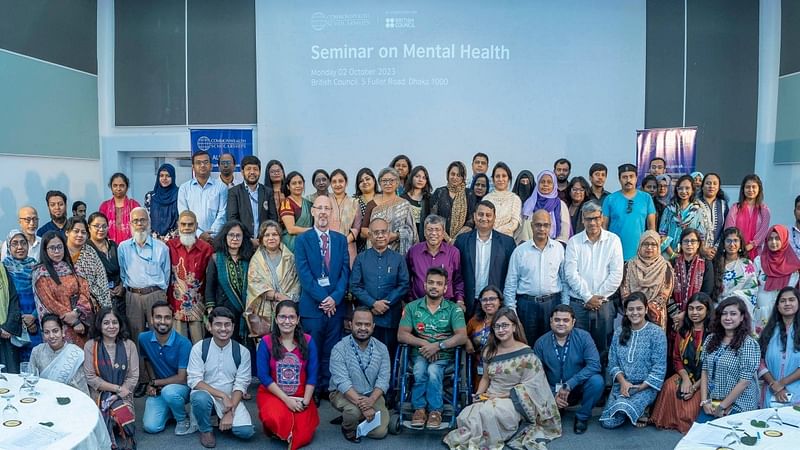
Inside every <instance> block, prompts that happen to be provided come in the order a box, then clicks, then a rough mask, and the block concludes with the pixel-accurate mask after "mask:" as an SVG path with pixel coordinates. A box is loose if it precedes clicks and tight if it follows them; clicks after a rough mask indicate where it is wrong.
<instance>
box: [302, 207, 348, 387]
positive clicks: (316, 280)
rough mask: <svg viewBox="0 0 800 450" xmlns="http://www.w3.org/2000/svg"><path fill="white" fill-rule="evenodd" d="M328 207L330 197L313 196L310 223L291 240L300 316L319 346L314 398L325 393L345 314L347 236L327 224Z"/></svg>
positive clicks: (329, 213)
mask: <svg viewBox="0 0 800 450" xmlns="http://www.w3.org/2000/svg"><path fill="white" fill-rule="evenodd" d="M331 210H332V206H331V199H330V197H327V196H319V197H317V198H316V199H315V200H314V205H313V206H312V209H311V215H312V216H313V217H314V227H313V228H312V229H310V230H308V231H306V232H304V233H302V234H300V235H299V236H298V237H297V239H296V240H295V244H294V252H295V263H296V265H297V274H298V276H299V278H300V285H301V286H302V288H303V289H302V291H301V293H300V319H301V320H302V324H303V329H304V330H305V331H306V332H308V334H310V335H311V338H312V339H314V344H316V346H317V348H318V349H319V350H320V351H319V367H320V371H319V379H318V382H317V387H318V388H319V389H315V390H314V397H315V400H316V401H317V402H319V400H320V399H321V398H324V397H325V396H326V392H325V390H326V389H327V387H328V381H329V380H330V377H331V373H330V357H331V350H333V346H334V345H336V343H337V342H339V339H341V337H342V321H343V320H344V318H345V315H346V312H345V305H343V304H342V301H343V300H344V295H345V293H346V292H347V285H348V282H349V278H350V254H349V253H348V251H347V238H345V237H344V235H343V234H341V233H338V232H336V231H333V230H331V229H330V228H329V226H330V216H331Z"/></svg>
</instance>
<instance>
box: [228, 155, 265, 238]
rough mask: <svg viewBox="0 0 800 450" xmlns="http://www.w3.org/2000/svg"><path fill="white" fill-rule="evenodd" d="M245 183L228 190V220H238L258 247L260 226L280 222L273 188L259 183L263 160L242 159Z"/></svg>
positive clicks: (248, 157) (247, 157)
mask: <svg viewBox="0 0 800 450" xmlns="http://www.w3.org/2000/svg"><path fill="white" fill-rule="evenodd" d="M242 177H243V178H244V182H243V183H240V184H237V185H236V186H234V187H232V188H230V189H228V206H227V209H226V211H225V212H226V213H227V215H228V220H238V221H239V222H242V224H243V225H244V226H245V227H247V230H248V231H250V234H251V235H253V245H255V246H256V247H258V245H259V244H258V231H259V230H258V229H259V226H260V225H261V224H262V223H263V222H266V221H267V220H275V221H277V220H278V208H277V206H276V205H275V198H274V196H273V195H272V187H271V186H264V185H263V184H261V183H259V182H258V179H259V178H260V177H261V160H259V159H258V158H257V157H255V156H252V155H248V156H245V157H244V158H242Z"/></svg>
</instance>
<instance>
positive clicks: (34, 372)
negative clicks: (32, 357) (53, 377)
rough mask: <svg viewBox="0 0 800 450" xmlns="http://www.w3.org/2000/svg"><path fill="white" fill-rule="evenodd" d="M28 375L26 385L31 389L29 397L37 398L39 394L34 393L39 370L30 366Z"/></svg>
mask: <svg viewBox="0 0 800 450" xmlns="http://www.w3.org/2000/svg"><path fill="white" fill-rule="evenodd" d="M30 369H31V371H30V375H28V384H29V385H30V387H31V397H38V396H39V392H37V391H36V383H38V382H39V369H38V368H37V367H36V366H34V365H33V364H31V367H30Z"/></svg>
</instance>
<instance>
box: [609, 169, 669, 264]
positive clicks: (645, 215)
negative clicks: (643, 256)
mask: <svg viewBox="0 0 800 450" xmlns="http://www.w3.org/2000/svg"><path fill="white" fill-rule="evenodd" d="M618 170H619V184H620V186H622V189H620V190H619V191H617V192H614V193H613V194H611V195H609V196H608V197H607V198H606V199H605V201H603V220H604V223H603V228H605V229H606V230H608V231H610V232H612V233H614V234H616V235H617V236H619V239H620V241H622V254H623V258H624V259H625V261H627V260H629V259H631V258H633V257H634V256H636V252H637V251H638V248H639V238H640V237H641V236H642V233H644V232H645V230H653V231H657V229H656V207H655V205H654V204H653V198H652V197H651V196H650V194H648V193H646V192H642V191H639V190H637V189H636V166H634V165H633V164H623V165H621V166H619V169H618Z"/></svg>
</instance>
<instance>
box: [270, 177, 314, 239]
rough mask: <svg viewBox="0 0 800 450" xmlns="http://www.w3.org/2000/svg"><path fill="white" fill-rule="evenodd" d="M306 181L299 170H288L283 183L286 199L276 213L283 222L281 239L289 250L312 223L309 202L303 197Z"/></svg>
mask: <svg viewBox="0 0 800 450" xmlns="http://www.w3.org/2000/svg"><path fill="white" fill-rule="evenodd" d="M305 189H306V181H305V179H304V178H303V175H301V174H300V172H290V173H289V175H287V176H286V180H285V181H284V184H283V195H285V196H286V199H285V200H284V201H282V202H281V206H280V208H278V209H279V212H278V214H279V215H280V217H281V222H282V223H283V236H282V237H281V240H282V241H283V245H285V246H286V247H287V248H288V249H289V251H291V252H294V240H295V238H297V236H298V235H300V234H301V233H303V232H305V231H308V230H310V229H311V227H312V226H313V225H314V218H313V217H311V202H309V201H308V200H307V199H305V198H303V192H304V191H305Z"/></svg>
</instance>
